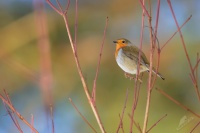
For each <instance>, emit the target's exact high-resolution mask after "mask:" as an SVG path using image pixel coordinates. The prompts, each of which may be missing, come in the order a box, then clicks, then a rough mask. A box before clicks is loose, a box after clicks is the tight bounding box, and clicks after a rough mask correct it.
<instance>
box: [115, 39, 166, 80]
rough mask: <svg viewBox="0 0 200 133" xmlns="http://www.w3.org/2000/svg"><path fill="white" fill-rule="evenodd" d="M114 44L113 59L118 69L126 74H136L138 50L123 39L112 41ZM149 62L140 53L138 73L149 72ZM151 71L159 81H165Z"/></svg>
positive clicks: (158, 74)
mask: <svg viewBox="0 0 200 133" xmlns="http://www.w3.org/2000/svg"><path fill="white" fill-rule="evenodd" d="M113 42H114V43H115V44H116V51H115V58H116V61H117V64H118V65H119V67H120V68H121V69H122V70H124V71H125V73H128V74H133V75H134V74H137V65H138V56H139V51H140V49H139V48H138V47H136V46H135V45H133V44H132V43H131V42H130V41H129V40H127V39H125V38H121V39H117V40H116V41H113ZM149 67H150V64H149V61H148V60H147V58H146V56H145V54H144V53H143V52H142V51H141V58H140V72H145V71H149ZM152 71H153V72H154V73H155V74H156V75H157V76H158V77H160V78H161V79H163V80H164V79H165V78H164V77H163V76H162V75H161V74H160V73H156V70H155V69H154V68H152Z"/></svg>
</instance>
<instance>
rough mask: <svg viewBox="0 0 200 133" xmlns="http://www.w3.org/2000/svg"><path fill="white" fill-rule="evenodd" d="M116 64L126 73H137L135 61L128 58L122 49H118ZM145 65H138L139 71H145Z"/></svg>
mask: <svg viewBox="0 0 200 133" xmlns="http://www.w3.org/2000/svg"><path fill="white" fill-rule="evenodd" d="M116 61H117V64H118V65H119V67H120V68H121V69H122V70H124V71H125V72H127V73H130V74H136V73H137V63H136V61H134V60H132V59H130V58H128V57H127V56H126V55H125V54H124V53H123V51H122V49H120V50H119V52H118V56H117V57H116ZM147 70H148V68H147V67H145V66H144V67H140V72H144V71H147Z"/></svg>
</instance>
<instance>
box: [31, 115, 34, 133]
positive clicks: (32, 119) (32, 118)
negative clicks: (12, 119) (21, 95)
mask: <svg viewBox="0 0 200 133" xmlns="http://www.w3.org/2000/svg"><path fill="white" fill-rule="evenodd" d="M31 125H32V126H33V127H34V116H33V114H31ZM33 132H34V131H33V130H32V129H31V133H33Z"/></svg>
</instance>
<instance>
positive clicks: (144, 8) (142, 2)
mask: <svg viewBox="0 0 200 133" xmlns="http://www.w3.org/2000/svg"><path fill="white" fill-rule="evenodd" d="M139 2H140V4H141V6H142V9H143V10H144V12H145V14H146V15H147V17H148V18H149V17H150V15H149V13H148V11H147V9H146V7H145V5H144V1H142V0H139Z"/></svg>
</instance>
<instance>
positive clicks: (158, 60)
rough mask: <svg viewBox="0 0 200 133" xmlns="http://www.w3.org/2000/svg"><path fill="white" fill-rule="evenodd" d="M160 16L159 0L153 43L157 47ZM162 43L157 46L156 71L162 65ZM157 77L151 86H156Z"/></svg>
mask: <svg viewBox="0 0 200 133" xmlns="http://www.w3.org/2000/svg"><path fill="white" fill-rule="evenodd" d="M159 16H160V0H158V2H157V12H156V24H155V32H154V39H153V41H154V42H153V44H154V47H156V40H157V31H158V20H159ZM160 52H161V50H160V45H159V43H158V47H157V54H158V58H157V65H156V73H158V68H159V66H160ZM156 79H157V75H155V76H154V79H153V81H152V86H151V88H153V87H154V84H155V82H156Z"/></svg>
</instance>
